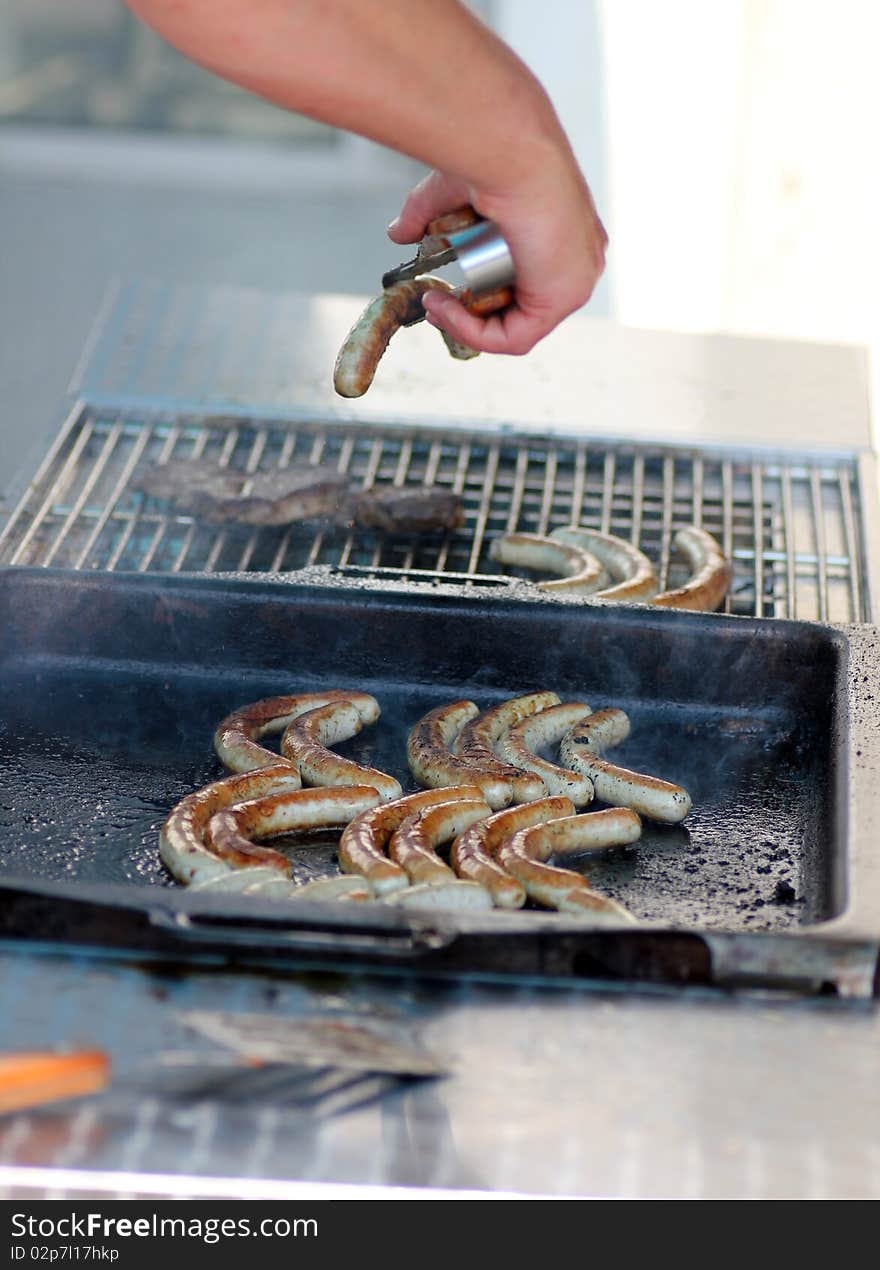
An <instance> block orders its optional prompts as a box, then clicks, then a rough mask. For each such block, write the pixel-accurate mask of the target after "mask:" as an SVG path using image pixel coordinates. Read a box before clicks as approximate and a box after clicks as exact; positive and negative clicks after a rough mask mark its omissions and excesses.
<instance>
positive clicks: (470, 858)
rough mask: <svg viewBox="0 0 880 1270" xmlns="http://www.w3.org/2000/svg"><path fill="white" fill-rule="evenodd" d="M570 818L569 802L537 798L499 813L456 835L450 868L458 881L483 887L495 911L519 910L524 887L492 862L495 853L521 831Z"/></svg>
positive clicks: (524, 900) (495, 862)
mask: <svg viewBox="0 0 880 1270" xmlns="http://www.w3.org/2000/svg"><path fill="white" fill-rule="evenodd" d="M573 814H574V803H573V802H572V801H571V799H570V798H540V799H538V800H536V801H535V802H532V803H526V804H525V805H524V806H522V807H509V808H508V809H507V810H506V811H498V812H496V813H495V815H494V816H489V817H488V818H487V819H485V820H480V821H478V822H477V823H476V824H474V825H471V826H470V828H468V829H465V831H464V833H460V834H459V835H458V837H457V838H456V839H455V841H454V842H453V844H452V851H451V853H450V860H451V861H452V867H453V868H454V869H455V872H456V873H457V874H458V876H459V877H461V878H466V879H468V880H469V881H471V882H479V884H480V885H481V886H483V887H485V888H486V890H487V891H488V892H489V894H490V895H491V896H492V902H493V904H494V905H495V906H496V908H522V906H523V904H525V902H526V890H525V887H524V886H523V885H522V883H521V882H518V881H517V880H516V878H514V877H511V875H510V874H509V873H508V872H507V871H506V870H505V869H503V868H502V867H501V865H500V864H498V862H497V861H496V860H495V859H494V858H493V857H494V855H495V853H496V852H497V850H498V848H499V846H500V845H501V843H502V842H505V841H506V840H507V839H508V838H511V837H512V836H513V835H514V834H515V833H517V832H518V831H519V830H520V829H528V828H529V827H530V826H532V825H538V824H543V823H544V821H546V820H553V819H555V818H556V817H558V816H571V815H573Z"/></svg>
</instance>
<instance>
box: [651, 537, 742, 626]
mask: <svg viewBox="0 0 880 1270" xmlns="http://www.w3.org/2000/svg"><path fill="white" fill-rule="evenodd" d="M672 542H673V546H674V547H675V549H676V550H677V551H679V552H680V553H681V555H683V556H684V558H685V559H686V560H687V562H688V565H689V567H690V570H691V577H690V578H689V579H688V581H687V582H686V583H685V584H684V586H680V587H677V588H676V589H675V590H674V591H663V592H662V593H661V594H660V595H655V596H654V599H653V600H652V601H651V603H652V604H653V605H655V606H656V607H658V608H666V609H695V610H696V611H697V612H703V613H714V611H715V610H716V609H717V608H718V606H719V605H720V604H721V601H722V600H723V599H724V597H725V595H727V592H728V591H729V589H730V580H731V578H732V576H733V567H732V565H731V563H730V561H729V560H728V559H727V557H726V556H725V555H724V552H723V551H722V550H721V548H720V547H719V545H718V543H717V542H716V541H715V539H714V538H713V537H712V535H711V534H707V533H706V531H705V529H698V528H697V527H696V525H688V526H687V528H686V529H679V531H678V533H677V534H676V535H675V537H674V538H673V540H672Z"/></svg>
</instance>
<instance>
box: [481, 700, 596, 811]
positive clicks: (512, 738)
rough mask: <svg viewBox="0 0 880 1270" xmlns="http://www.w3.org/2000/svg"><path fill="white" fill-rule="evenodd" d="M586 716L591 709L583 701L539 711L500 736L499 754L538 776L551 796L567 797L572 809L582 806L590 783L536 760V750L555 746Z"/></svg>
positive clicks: (587, 798)
mask: <svg viewBox="0 0 880 1270" xmlns="http://www.w3.org/2000/svg"><path fill="white" fill-rule="evenodd" d="M590 714H592V710H591V708H590V706H588V705H587V704H586V702H584V701H572V702H568V703H566V704H565V705H557V706H549V707H548V708H547V709H546V710H539V711H538V713H537V714H533V715H531V716H529V717H527V718H525V719H521V720H520V721H519V723H515V724H514V725H513V727H512V728H511V729H510V731H509V732H508V733H507V735H506V736H502V738H501V741H500V743H499V748H500V750H501V753H502V755H503V756H504V758H506V759H507V761H508V762H509V763H513V764H514V766H515V767H524V768H525V769H526V770H527V771H529V772H534V773H535V774H536V775H537V776H540V778H541V780H542V781H543V782H544V784H545V785H546V787H547V789H548V791H549V792H550V793H551V794H561V795H564V796H565V797H566V798H570V799H571V801H572V802H573V803H574V805H575V807H586V805H587V803H589V802H590V801H591V800H592V798H593V786H592V783H591V782H590V781H589V780H588V779H587V778H586V777H584V776H574V773H573V772H572V771H571V770H570V769H568V768H565V767H559V766H558V764H556V763H551V762H549V761H548V760H547V759H543V758H540V757H539V756H538V753H537V751H538V750H540V749H544V748H547V749H549V748H551V747H552V746H554V745H557V744H558V743H559V741H560V739H561V738H562V737H563V736H564V735H565V733H566V732H567V731H568V729H569V728H570V727H571V726H572V725H573V724H576V723H579V722H580V721H581V720H582V719H586V718H587V717H588V716H589V715H590ZM573 776H574V779H572V777H573Z"/></svg>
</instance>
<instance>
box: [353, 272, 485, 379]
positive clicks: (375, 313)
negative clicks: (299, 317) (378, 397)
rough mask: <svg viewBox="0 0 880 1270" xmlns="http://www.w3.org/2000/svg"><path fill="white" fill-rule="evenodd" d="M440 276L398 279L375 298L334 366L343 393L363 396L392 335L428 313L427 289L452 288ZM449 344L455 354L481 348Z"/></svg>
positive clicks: (471, 353) (471, 354) (470, 353)
mask: <svg viewBox="0 0 880 1270" xmlns="http://www.w3.org/2000/svg"><path fill="white" fill-rule="evenodd" d="M454 290H455V288H454V287H451V286H450V285H449V283H448V282H444V281H442V280H441V279H440V278H415V279H413V280H412V281H410V282H396V283H395V284H394V285H393V286H391V287H388V288H387V289H386V290H385V291H383V292H382V294H381V295H380V296H377V297H376V299H375V300H372V301H371V302H370V303H369V304H368V305H367V307H366V309H364V311H363V313H362V314H361V316H360V317H359V318H358V320H357V321H356V322H355V324H354V326H353V327H352V328H351V330H350V331H349V333H348V335H347V336H346V337H345V342H344V344H343V345H342V348H341V349H340V350H339V355H338V356H337V358H336V365H335V366H334V368H333V387H334V388H335V389H336V391H337V392H338V393H339V395H340V397H362V396H363V395H364V393H365V392H366V391H367V389H368V388H369V386H370V384H371V383H372V382H373V379H374V377H375V374H376V369H377V367H378V365H379V362H380V361H381V359H382V356H383V354H384V353H385V350H386V349H387V347H388V345H389V343H390V342H391V337H392V335H394V334H395V333H396V332H397V331H399V330H400V328H401V327H402V326H412V325H413V323H415V322H420V321H421V320H422V319H423V318H424V316H425V310H424V308H423V306H422V296H423V295H424V294H425V292H426V291H451V292H454ZM446 347H447V348H448V349H449V352H450V353H451V354H452V356H453V357H457V358H466V357H476V356H477V350H476V349H473V348H468V347H467V346H466V345H464V344H457V343H456V342H455V341H454V340H452V339H447V340H446Z"/></svg>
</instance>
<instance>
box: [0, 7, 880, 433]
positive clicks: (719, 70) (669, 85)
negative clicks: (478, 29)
mask: <svg viewBox="0 0 880 1270" xmlns="http://www.w3.org/2000/svg"><path fill="white" fill-rule="evenodd" d="M379 7H380V8H381V6H379ZM472 7H473V8H474V9H476V10H477V11H478V12H479V13H480V14H481V16H482V17H483V18H484V19H485V20H486V21H487V22H489V23H490V24H491V25H492V26H493V27H494V28H495V29H496V30H497V31H498V32H499V34H500V35H502V36H503V37H504V38H505V39H506V40H508V41H509V42H510V43H511V44H512V45H513V46H514V47H515V48H516V49H517V51H518V52H519V53H520V54H521V55H522V57H523V58H524V59H525V60H526V61H527V62H528V63H529V64H530V65H531V66H532V68H533V69H534V71H535V72H536V74H537V75H538V77H539V78H540V79H541V80H542V81H543V83H544V84H545V86H546V87H547V89H548V91H549V92H550V95H551V96H552V98H553V100H554V101H555V103H556V106H557V109H558V111H559V113H560V115H561V117H562V119H563V122H564V123H565V125H566V127H567V128H568V131H569V134H570V136H571V138H572V141H573V144H574V146H575V149H576V151H577V154H578V157H579V159H580V161H581V163H582V165H583V168H584V171H585V172H586V174H587V176H588V179H589V181H590V184H591V186H592V188H593V191H594V194H595V197H596V201H597V204H598V206H599V210H600V213H601V215H602V217H603V219H604V221H605V223H606V225H607V227H608V230H609V233H610V236H611V253H610V256H609V265H608V271H607V275H606V277H605V279H604V280H603V282H602V284H601V286H600V288H599V291H598V292H597V294H596V295H595V297H594V298H593V300H592V301H591V303H590V305H589V306H588V312H590V313H592V314H595V315H596V316H605V317H611V318H613V319H615V320H617V321H619V322H622V323H626V324H629V325H636V326H648V327H665V328H673V329H679V330H697V331H699V330H723V331H731V332H742V333H746V334H753V335H772V336H782V337H786V338H795V339H805V340H818V341H833V342H841V341H842V342H854V343H859V344H865V345H869V346H873V347H874V348H880V317H878V304H877V296H878V291H880V251H878V246H877V228H876V227H877V225H878V222H880V178H878V165H877V160H876V152H877V140H876V137H875V130H876V126H877V121H878V119H880V87H878V77H877V74H876V50H877V48H878V47H880V5H877V4H876V3H874V0H833V3H832V0H711V2H710V3H706V0H664V3H663V4H657V3H655V2H654V0H546V3H545V4H543V5H542V6H540V8H538V6H536V5H535V4H534V3H533V2H531V0H481V2H480V3H474V4H473V6H472ZM538 17H540V20H537V19H538ZM514 143H515V139H514ZM421 174H422V169H421V168H420V167H419V166H418V165H416V164H414V163H412V162H410V161H409V160H406V159H404V158H401V157H400V156H397V155H394V154H390V153H388V152H387V151H383V150H381V149H380V148H378V147H376V146H374V145H372V144H370V143H368V142H365V141H363V140H361V139H359V138H356V137H353V136H349V135H346V134H340V133H338V132H335V131H334V130H332V129H329V128H325V127H322V126H320V125H317V124H315V123H312V122H310V121H309V120H305V119H303V118H300V117H297V116H295V115H290V114H287V113H285V112H283V111H280V110H278V109H276V108H274V107H272V106H270V105H267V104H265V103H262V102H260V101H257V100H255V99H253V98H251V97H249V96H248V95H247V94H246V93H244V92H242V91H240V90H238V89H235V88H233V87H231V86H229V85H227V84H224V83H222V82H221V81H219V80H217V79H215V78H214V77H213V76H211V75H209V74H208V73H207V72H204V71H202V70H200V69H198V68H196V67H195V66H193V65H191V64H190V63H188V62H187V61H186V60H185V59H184V58H182V57H181V56H180V55H178V54H177V53H175V52H174V51H172V50H171V49H169V48H167V47H166V46H164V45H163V44H162V43H161V41H159V40H158V39H157V38H156V37H154V36H153V35H152V34H151V33H150V32H149V31H147V30H146V29H145V28H144V27H143V26H142V25H140V24H139V23H138V22H137V21H136V20H135V19H134V18H133V17H132V16H131V15H130V14H129V12H128V11H127V10H126V9H125V8H124V6H123V5H122V4H121V3H120V2H119V0H76V3H71V2H70V0H0V229H2V234H0V321H2V343H0V383H2V384H3V389H4V409H5V410H7V411H9V410H12V411H14V410H15V409H16V406H17V403H21V402H24V401H25V400H27V401H28V402H29V403H30V405H31V407H33V400H34V395H35V394H36V395H37V397H39V398H40V399H41V400H45V403H46V409H47V410H48V411H54V409H55V407H56V405H57V402H58V400H59V397H60V395H61V394H62V393H63V392H64V389H65V387H66V384H67V381H68V378H69V376H70V373H71V370H72V368H73V365H74V363H75V360H76V358H77V355H78V353H79V351H80V349H81V347H82V344H83V341H84V339H85V337H86V334H87V330H88V327H89V324H90V322H91V320H92V318H93V316H94V314H95V311H96V309H97V305H98V303H99V300H100V297H101V295H102V293H103V292H104V289H105V287H106V285H107V282H108V280H109V279H110V278H111V277H113V276H114V275H122V276H124V277H131V276H134V277H157V278H160V279H172V280H175V281H180V282H197V283H202V284H209V285H210V284H233V285H241V286H249V287H257V288H266V289H272V290H306V291H316V290H320V291H343V292H359V293H370V292H374V291H375V289H376V287H377V284H378V280H379V277H380V275H381V273H382V271H383V270H384V269H385V268H387V267H388V266H389V265H390V264H393V263H395V262H396V261H397V260H398V259H399V257H400V250H399V248H396V247H394V246H393V245H391V244H390V243H389V242H388V241H387V239H386V238H385V234H384V227H385V225H386V223H387V222H388V221H389V220H390V219H391V218H392V216H393V215H394V214H395V212H396V211H397V209H398V207H399V204H400V202H401V199H402V197H403V196H404V194H405V192H406V190H407V189H408V188H409V186H410V185H411V184H412V183H413V182H414V181H415V180H416V179H418V178H419V176H420V175H421ZM35 353H36V354H39V355H35ZM876 360H878V359H877V358H876V357H875V362H876ZM875 413H876V411H875Z"/></svg>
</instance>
